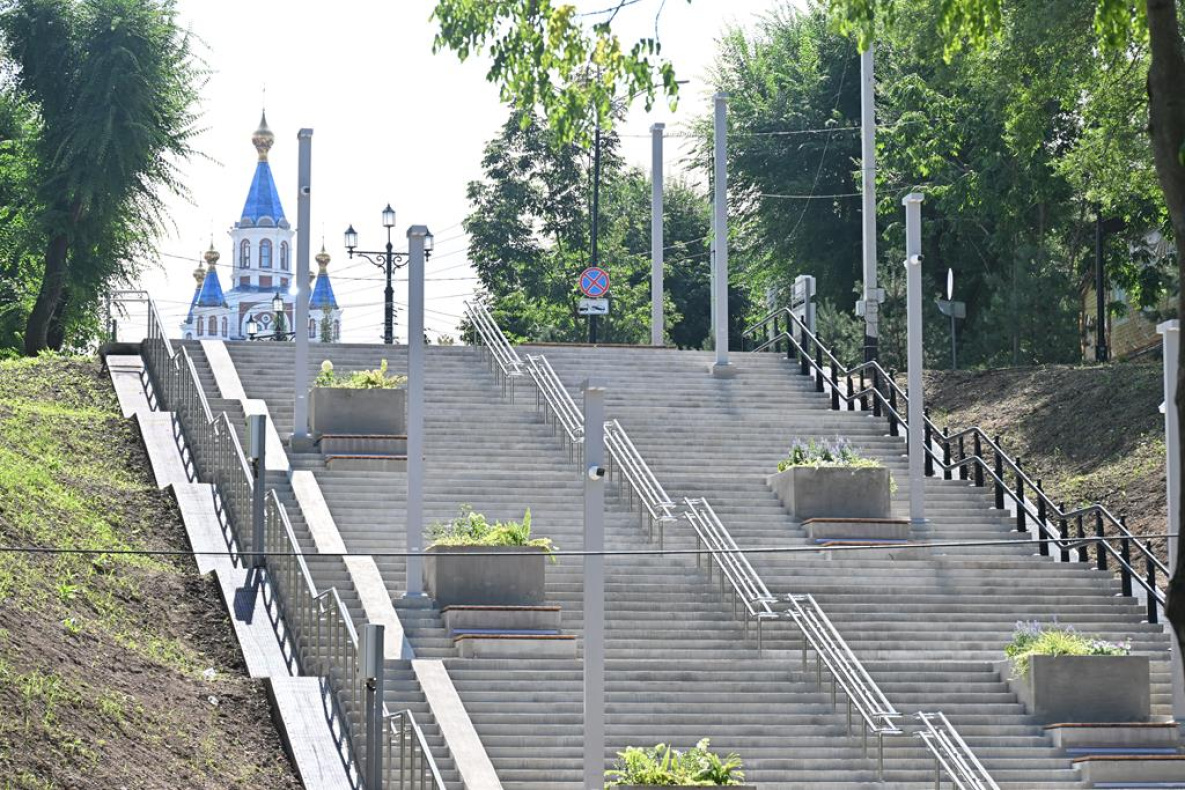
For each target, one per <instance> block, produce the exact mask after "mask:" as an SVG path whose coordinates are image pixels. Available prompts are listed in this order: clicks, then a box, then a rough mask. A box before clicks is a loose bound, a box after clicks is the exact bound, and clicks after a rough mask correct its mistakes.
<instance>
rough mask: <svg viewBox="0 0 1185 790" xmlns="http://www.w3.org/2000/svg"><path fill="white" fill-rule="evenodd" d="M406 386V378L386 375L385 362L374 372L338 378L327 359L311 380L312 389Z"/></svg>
mask: <svg viewBox="0 0 1185 790" xmlns="http://www.w3.org/2000/svg"><path fill="white" fill-rule="evenodd" d="M406 384H407V376H393V375H389V374H388V373H387V360H385V359H384V360H383V361H382V363H381V364H380V365H379V366H378V367H377V368H375V369H374V370H356V371H354V372H353V373H351V374H350V375H348V376H338V375H337V373H336V372H334V370H333V363H332V362H330V361H329V360H328V359H327V360H325V361H324V362H322V363H321V371H320V372H319V373H318V374H317V377H316V378H315V379H313V386H314V387H338V388H341V389H355V390H384V389H385V390H391V389H399V388H400V387H403V386H404V385H406Z"/></svg>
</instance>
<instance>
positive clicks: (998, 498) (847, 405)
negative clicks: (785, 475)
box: [743, 307, 1169, 623]
mask: <svg viewBox="0 0 1185 790" xmlns="http://www.w3.org/2000/svg"><path fill="white" fill-rule="evenodd" d="M743 337H744V338H750V339H755V338H758V337H761V338H764V340H761V341H760V342H757V343H756V344H755V346H754V348H753V351H754V352H757V351H775V352H781V350H782V348H781V347H782V346H783V345H784V348H785V354H786V358H787V359H789V360H797V361H798V367H799V372H800V373H801V374H802V375H806V376H811V377H812V378H813V380H814V383H815V390H816V392H819V393H824V392H826V393H828V394H829V396H830V400H831V409H832V410H833V411H840V410H842V409H846V410H856V409H857V408H859V409H861V410H864V411H868V412H870V413H871V415H872V416H873V417H884V418H885V419H886V420H888V423H889V435H890V436H901V435H902V434H903V433H904V432H905V431H906V430H907V429H908V427H909V421H908V417H907V415H908V413H909V395H908V393H907V392H906V390H905V389H903V388H902V387H901V386H900V385H898V384H897V382H896V380H895V376H894V373H893V372H891V371H886V370H885V369H884V368H882V367H881V365H880V363H879V362H877V361H875V360H873V361H870V362H863V363H860V364H858V365H854V366H853V367H850V368H847V367H844V366H843V365H842V364H841V363H840V362H839V360H838V359H837V358H836V357H835V355H834V354H833V353H832V351H831V350H830V349H828V348H827V347H826V346H825V345H824V344H823V343H822V342H821V341H820V340H819V338H818V336H817V335H816V334H815V333H813V332H811V331H810V329H809V328H808V327H807V325H806V323H805V322H803V320H802V319H801V318H800V317H799V316H797V315H795V314H794V312H793V311H792V310H791V309H790V308H788V307H780V308H777V309H775V310H772V311H770V312H769V313H768V314H767V315H766V316H765V317H764V318H762V319H761V320H759V321H757V322H756V323H755V324H753V325H752V326H750V327H749V328H747V329H746V330H745V331H744V333H743ZM923 428H924V433H925V441H924V442H923V444H922V447H923V451H924V452H925V473H926V475H927V476H936V475H939V474H941V475H942V476H943V478H944V479H946V480H952V479H955V478H956V477H957V478H958V479H959V480H964V481H968V482H969V483H970V484H972V485H975V486H977V487H983V486H985V485H986V486H991V487H993V488H994V493H995V507H996V509H998V510H1004V509H1006V502H1011V503H1013V506H1014V508H1015V514H1016V531H1018V532H1028V531H1029V529H1030V528H1032V529H1033V530H1034V531H1035V536H1036V538H1037V539H1038V540H1037V541H1036V542H1037V550H1038V552H1039V553H1040V554H1041V555H1042V556H1049V555H1050V554H1051V553H1052V551H1054V550H1056V551H1057V552H1058V553H1059V554H1060V556H1061V558H1062V560H1063V561H1070V558H1071V556H1072V555H1076V557H1075V558H1076V559H1077V560H1078V561H1080V562H1088V561H1089V560H1090V557H1089V551H1090V545H1091V544H1093V545H1094V552H1095V557H1094V562H1095V566H1096V567H1097V568H1098V569H1099V570H1103V571H1106V570H1108V569H1109V568H1112V569H1114V570H1116V571H1118V573H1119V575H1120V580H1121V584H1122V588H1123V592H1124V595H1127V596H1130V595H1131V594H1132V593H1131V591H1132V586H1133V581H1134V583H1135V584H1136V585H1138V586H1139V587H1140V588H1141V589H1142V590H1143V591H1144V593H1145V594H1146V598H1147V615H1148V622H1150V623H1158V622H1160V619H1161V617H1162V616H1163V612H1164V609H1165V605H1166V597H1165V594H1164V592H1162V591H1161V589H1160V587H1159V584H1158V582H1157V580H1158V578H1159V579H1160V580H1167V579H1168V578H1169V571H1168V565H1167V564H1166V563H1165V562H1164V561H1163V560H1162V559H1161V558H1160V557H1159V556H1157V554H1156V552H1155V551H1153V549H1152V548H1151V546H1150V545H1149V544H1148V542H1147V541H1145V540H1143V539H1141V538H1140V537H1139V536H1137V535H1135V534H1133V533H1132V532H1131V531H1130V530H1129V529H1128V528H1127V523H1126V522H1127V520H1126V518H1125V517H1124V516H1122V515H1120V516H1119V517H1116V516H1115V514H1113V513H1112V512H1111V511H1110V510H1108V509H1107V507H1106V506H1105V505H1102V504H1100V503H1093V504H1090V505H1086V506H1083V507H1079V508H1066V507H1065V506H1064V505H1063V504H1062V503H1058V502H1054V501H1053V499H1051V498H1050V496H1049V495H1048V494H1047V493H1046V492H1045V490H1044V488H1043V487H1042V485H1041V481H1040V480H1034V479H1033V478H1032V477H1031V476H1029V474H1028V472H1026V471H1025V470H1024V469H1023V468H1022V464H1021V459H1020V458H1012V457H1011V456H1009V455H1008V453H1007V452H1005V451H1004V449H1003V447H1001V445H1000V442H999V438H998V437H992V436H989V435H988V434H987V433H986V432H985V431H984V430H983V429H982V428H980V427H979V426H972V427H970V428H965V429H963V430H960V431H957V432H951V431H949V430H946V429H940V428H939V427H938V425H936V424H935V423H934V421H933V420H931V419H930V416H929V415H928V414H927V415H926V416H925V417H924V425H923ZM1092 518H1093V521H1094V524H1093V525H1092V526H1093V529H1091V527H1089V526H1087V523H1086V522H1087V519H1092ZM1071 527H1072V528H1073V531H1074V533H1075V534H1071V533H1070V529H1071ZM1088 531H1089V532H1093V534H1089V535H1088V534H1087V533H1088ZM1133 555H1134V556H1133ZM1140 565H1143V567H1142V568H1140V567H1139V566H1140Z"/></svg>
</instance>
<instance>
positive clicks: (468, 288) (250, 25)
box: [141, 0, 777, 342]
mask: <svg viewBox="0 0 1185 790" xmlns="http://www.w3.org/2000/svg"><path fill="white" fill-rule="evenodd" d="M610 4H611V3H610V0H577V5H578V7H580V8H581V9H582V10H596V9H600V8H604V7H606V6H608V5H610ZM776 4H777V0H695V1H694V2H693V3H691V4H688V3H687V2H685V1H684V0H671V2H668V3H667V4H666V7H665V9H664V11H663V15H662V19H661V23H660V24H661V27H660V33H661V34H662V43H663V52H664V54H665V55H667V56H669V57H671V58H672V59H673V60H674V62H675V66H676V70H677V72H678V76H679V78H680V79H687V80H690V83H689V84H687V85H685V86H683V88H682V94H681V97H682V98H681V101H680V104H679V108H678V111H677V112H676V113H674V114H672V113H670V112H669V110H668V109H667V107H666V105H665V103H660V106H658V107H655V109H654V111H653V112H652V113H650V114H647V113H646V112H645V110H644V109H643V108H642V106H641V105H640V104H637V105H636V106H635V108H634V109H633V110H632V111H631V114H630V115H629V117H628V119H627V122H626V124H625V125H624V127H623V128H622V129H621V130H620V131H621V133H622V134H623V135H624V137H623V141H622V142H623V145H622V151H623V154H624V156H625V157H626V159H627V161H629V162H630V163H633V164H637V165H640V166H642V167H644V168H645V169H647V170H649V166H650V142H649V139H648V137H649V127H650V124H652V123H654V122H656V121H662V122H665V123H666V124H667V131H668V132H672V131H676V132H677V131H679V128H680V126H681V125H683V124H686V123H688V122H690V121H691V120H692V119H693V118H694V117H696V116H697V115H701V114H704V113H706V112H708V111H709V110H710V91H711V89H710V87H709V86H708V85H707V83H706V82H705V78H706V76H707V75H706V71H707V69H708V67H709V66H710V65H711V62H712V59H713V57H714V54H715V51H716V46H715V42H716V40H717V38H718V37H719V35H720V33H721V31H722V30H723V29H724V28H725V27H726V26H728V25H731V24H740V25H745V26H748V25H750V24H751V22H752V21H753V20H754V19H755V18H758V17H759V16H760V15H761V14H763V13H765V12H767V11H768V10H770V9H771V8H773V7H774V6H775V5H776ZM433 6H434V3H433V2H432V0H385V1H380V0H339V1H338V2H335V3H324V2H312V1H311V0H299V1H298V2H293V0H289V1H288V2H282V0H239V1H238V2H230V1H229V0H180V2H179V8H180V11H181V14H182V17H183V21H184V23H185V24H188V25H189V26H190V27H191V28H192V30H193V32H194V33H195V34H197V36H198V37H200V38H201V39H202V42H203V44H202V45H201V46H199V50H204V55H203V57H204V59H205V60H206V63H207V65H208V67H209V69H210V71H211V74H210V76H209V81H208V83H207V84H206V86H205V88H204V89H203V91H202V96H203V100H204V101H203V106H202V112H203V117H202V121H201V126H202V127H203V128H204V131H203V133H202V134H201V136H200V137H199V138H198V139H197V140H196V147H197V148H198V149H199V150H200V151H201V152H202V153H203V154H204V155H205V157H208V159H206V158H198V159H195V160H193V161H192V162H190V163H189V164H187V165H186V166H185V168H184V171H185V180H186V183H187V184H188V185H189V187H190V189H191V191H192V204H191V203H188V202H186V201H184V200H181V199H173V200H171V201H170V206H171V213H172V216H173V219H174V222H175V223H176V226H177V227H176V230H175V232H173V233H172V234H171V235H170V236H169V237H168V238H165V239H162V240H161V243H160V249H161V251H162V252H163V253H166V254H167V255H168V256H181V258H183V259H179V258H177V257H163V258H162V259H161V265H160V266H159V267H153V268H151V269H150V270H149V271H147V272H146V273H145V275H144V276H143V278H142V281H141V285H142V287H144V288H146V289H147V290H148V291H149V292H150V294H151V295H152V296H153V298H154V299H155V300H157V304H158V307H159V308H160V310H161V313H162V316H163V318H164V319H165V321H166V323H167V324H168V325H170V327H176V325H177V324H178V323H179V322H180V320H181V319H182V318H183V317H184V315H185V312H186V310H187V308H188V304H189V299H190V297H191V296H192V293H193V277H192V271H193V268H194V266H195V264H196V263H197V260H198V257H199V256H200V255H201V253H202V252H203V251H204V250H205V249H206V247H207V246H208V244H209V241H210V237H211V234H212V235H213V238H214V243H215V245H216V246H217V247H218V249H219V251H220V252H222V264H220V266H219V271H220V274H221V276H222V280H223V286H224V287H229V282H228V279H227V278H228V274H229V268H230V267H229V262H230V261H231V260H232V256H231V254H230V250H229V239H228V237H227V231H228V230H229V228H230V227H231V225H232V224H233V223H234V222H235V221H236V220H237V219H238V218H239V214H240V212H241V210H242V205H243V201H244V199H245V198H246V195H247V188H248V185H249V183H250V179H251V175H252V173H253V170H254V167H255V160H256V154H255V149H254V148H253V147H252V145H251V140H250V137H251V133H252V131H254V129H255V127H256V125H257V123H258V121H259V111H260V106H261V102H262V100H263V96H262V94H263V88H264V85H265V84H266V88H267V99H266V101H267V115H268V124H269V126H270V127H271V129H272V131H273V132H274V133H275V135H276V144H275V146H274V147H273V148H272V151H271V156H270V161H271V164H272V170H273V173H274V176H275V179H276V186H277V188H278V189H279V191H280V197H281V200H282V201H283V203H284V211H285V213H286V215H287V216H288V218H289V220H290V221H291V222H293V224H294V226H295V222H296V154H297V141H296V134H297V131H298V129H300V128H301V127H310V128H312V129H313V130H314V135H313V163H312V187H313V190H312V239H313V252H316V251H317V250H318V249H319V248H320V243H321V236H322V232H324V238H325V246H326V248H327V250H328V251H329V253H330V254H331V255H332V256H333V261H332V263H331V264H330V267H329V272H330V275H331V276H332V277H333V282H334V288H335V291H336V293H337V298H338V302H339V303H340V304H341V305H342V307H343V308H344V310H345V313H344V316H343V320H342V324H343V331H342V334H343V340H345V341H348V342H376V341H378V340H379V339H380V338H381V334H382V299H383V297H382V287H383V286H382V281H381V278H380V277H379V274H380V273H379V270H378V269H376V268H375V267H373V266H371V265H370V264H367V263H366V262H365V261H360V260H359V259H357V258H355V259H354V260H348V259H347V258H346V254H345V250H344V248H343V246H342V244H343V242H342V231H344V230H345V227H346V226H347V225H348V224H350V223H353V225H354V227H355V229H357V231H358V233H359V237H360V246H362V247H363V248H364V249H376V248H379V247H381V246H382V245H383V244H385V243H386V238H385V235H384V234H385V231H384V229H383V227H382V224H381V221H380V217H379V214H380V212H381V211H382V209H383V207H384V206H385V205H386V204H387V203H388V202H390V204H391V205H392V206H393V207H394V208H395V210H396V247H397V249H403V248H405V247H406V236H405V235H404V234H405V233H406V229H407V227H408V226H409V225H413V224H426V225H427V226H428V227H429V229H430V230H431V231H432V232H433V233H434V234H435V238H436V253H435V254H434V255H433V256H432V258H431V260H429V262H428V268H427V277H428V282H427V284H426V294H427V307H426V310H427V314H426V317H425V324H426V326H427V329H428V334H429V336H430V337H432V338H433V339H435V338H436V337H437V336H439V335H442V334H453V335H455V334H456V326H457V323H458V316H459V315H460V313H461V305H462V303H463V302H464V300H465V299H467V298H468V297H469V295H470V294H471V293H472V292H473V290H474V288H475V287H476V284H477V281H476V279H474V278H473V272H472V270H471V269H470V268H469V266H468V263H467V261H466V250H467V245H468V241H467V239H466V237H465V235H464V234H463V233H462V231H461V228H460V222H461V220H462V219H463V218H464V217H465V216H466V214H467V213H468V210H469V206H468V201H467V200H466V199H465V188H466V185H467V184H468V183H469V182H470V181H471V180H474V179H476V178H478V177H480V175H481V157H482V150H483V147H484V145H485V143H486V142H487V141H488V140H489V139H491V138H492V137H494V136H495V135H496V134H497V132H498V129H499V128H500V127H501V125H502V123H503V122H504V121H505V119H506V117H507V113H508V111H507V108H506V107H504V106H503V105H502V104H501V103H500V102H499V100H498V91H497V87H496V86H494V85H492V84H490V83H487V82H486V81H485V71H486V69H485V63H484V61H479V60H470V61H469V62H466V63H464V64H462V63H458V61H457V59H456V56H455V55H453V54H452V53H451V52H441V53H440V54H437V55H433V54H432V38H433V34H434V30H435V25H434V24H433V23H430V22H429V21H428V17H429V15H430V13H431V11H432V8H433ZM656 8H657V2H645V3H641V4H639V6H637V7H635V8H626V9H624V10H623V11H622V12H621V14H620V16H619V17H618V22H617V25H616V26H617V27H618V29H619V31H620V32H621V33H622V35H623V38H628V39H632V38H633V37H636V36H643V35H650V34H652V32H653V25H654V12H655V10H656ZM631 135H633V136H631ZM683 142H685V141H681V140H677V139H670V140H668V141H667V146H666V151H665V160H666V168H667V174H668V177H669V176H670V175H673V174H675V173H677V172H678V170H679V160H680V159H681V158H682V156H683V154H682V145H681V144H682V143H683ZM311 265H312V266H314V267H315V263H314V264H311ZM705 265H706V264H705ZM313 271H316V269H315V268H314V269H313ZM350 278H365V279H350ZM446 278H447V279H446ZM454 278H457V279H454ZM466 278H467V279H466ZM395 301H396V304H397V307H398V306H401V305H405V304H406V301H407V286H406V283H404V282H401V281H397V282H396V287H395ZM405 313H406V311H405V310H404V309H402V307H398V312H397V335H398V338H399V339H401V340H405V339H406V325H405V318H406V316H405Z"/></svg>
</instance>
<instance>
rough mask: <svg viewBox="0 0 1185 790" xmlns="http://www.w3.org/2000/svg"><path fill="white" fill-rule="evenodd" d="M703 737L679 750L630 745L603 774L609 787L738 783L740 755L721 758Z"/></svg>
mask: <svg viewBox="0 0 1185 790" xmlns="http://www.w3.org/2000/svg"><path fill="white" fill-rule="evenodd" d="M708 745H709V741H708V739H707V738H704V739H703V740H701V741H700V742H699V743H697V744H696V745H695V746H694V747H693V748H691V749H688V750H687V751H685V752H681V751H679V750H677V749H675V748H673V747H672V746H670V745H668V744H665V743H660V744H657V745H656V746H654V748H652V749H643V748H639V747H637V746H631V747H629V748H627V749H626V750H625V751H624V752H618V753H617V757H618V759H617V763H616V765H615V766H614V768H613V769H612V770H610V771H606V772H605V775H606V776H607V777H608V778H609V780H610V781H609V784H608V787H616V786H617V785H659V786H664V787H665V786H669V787H689V786H691V787H700V786H707V787H714V786H720V785H739V784H742V783H743V782H744V780H745V774H744V772H743V771H741V758H740V757H739V756H737V755H736V754H732V753H730V754H728V755H727V756H725V757H720V756H719V755H717V754H714V753H713V752H711V751H710V750H709V749H708Z"/></svg>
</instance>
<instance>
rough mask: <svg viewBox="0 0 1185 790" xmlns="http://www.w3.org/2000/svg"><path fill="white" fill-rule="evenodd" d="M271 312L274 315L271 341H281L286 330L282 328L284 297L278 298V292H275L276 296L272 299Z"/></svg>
mask: <svg viewBox="0 0 1185 790" xmlns="http://www.w3.org/2000/svg"><path fill="white" fill-rule="evenodd" d="M272 312H274V313H275V314H276V320H275V322H274V323H273V324H272V326H274V327H275V329H274V330H273V332H272V340H276V341H281V340H283V339H284V336H285V335H286V334H287V332H288V330H286V329H285V328H284V297H282V296H280V292H279V291H276V295H275V296H273V297H272Z"/></svg>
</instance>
